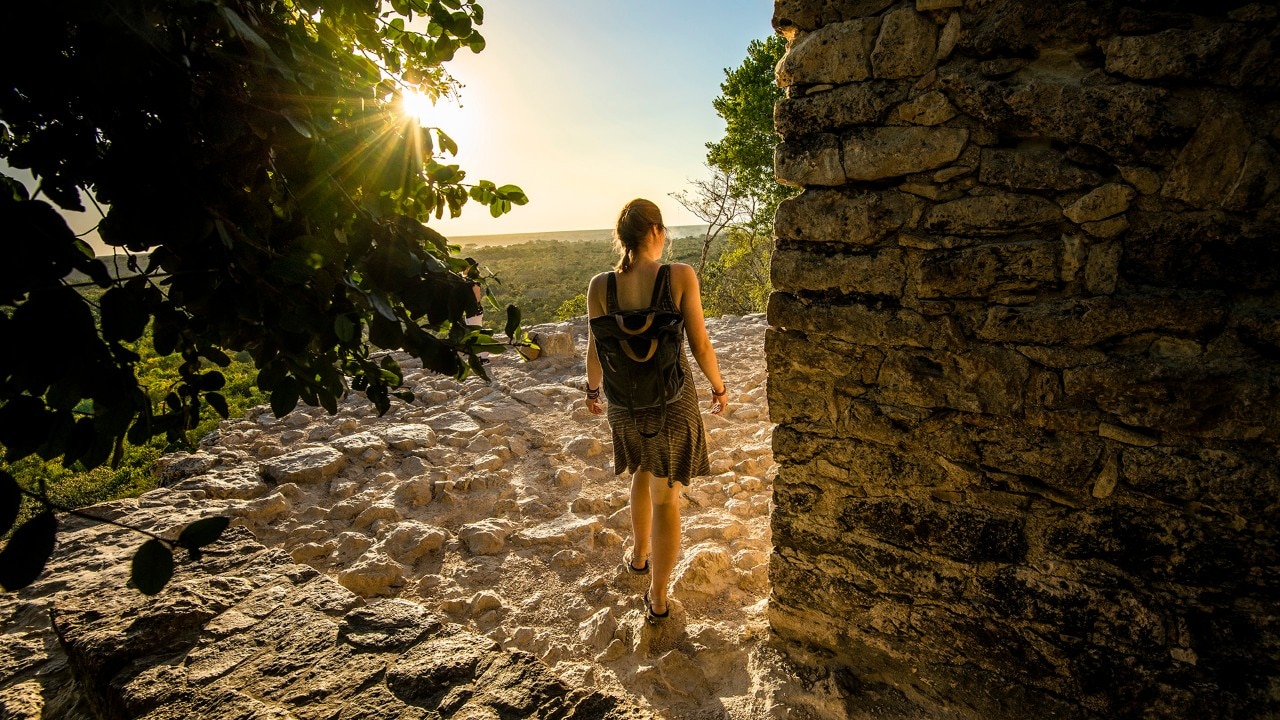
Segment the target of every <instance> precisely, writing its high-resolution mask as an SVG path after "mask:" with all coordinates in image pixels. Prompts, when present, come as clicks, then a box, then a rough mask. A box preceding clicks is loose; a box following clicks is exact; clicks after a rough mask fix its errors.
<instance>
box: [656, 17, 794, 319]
mask: <svg viewBox="0 0 1280 720" xmlns="http://www.w3.org/2000/svg"><path fill="white" fill-rule="evenodd" d="M785 51H786V41H785V40H784V39H783V38H782V37H781V36H777V35H774V36H770V37H768V38H766V39H764V40H752V41H751V42H750V44H748V46H747V57H746V58H745V59H744V60H743V61H742V64H741V65H739V66H738V67H736V68H733V69H726V70H725V80H724V82H723V83H721V84H720V93H721V94H720V95H719V96H718V97H716V98H715V99H714V100H712V102H711V104H712V106H713V107H714V108H715V110H716V113H717V114H719V115H720V117H721V118H723V119H724V121H725V132H724V137H722V138H721V139H720V140H718V141H716V142H711V143H707V167H708V169H709V170H710V171H711V176H712V178H711V180H697V181H693V182H692V183H691V184H692V186H693V191H692V192H691V193H688V192H680V193H673V197H675V198H676V199H677V200H679V201H680V203H681V204H682V205H684V206H685V208H687V209H689V210H690V211H691V212H693V213H694V214H696V215H697V216H698V217H700V218H702V219H703V220H704V221H706V222H707V223H708V229H707V234H706V236H705V237H704V239H703V263H704V265H706V268H705V272H704V271H703V267H702V266H701V265H700V266H699V274H700V275H701V276H702V278H703V294H704V298H705V303H706V307H707V312H708V313H710V314H713V315H719V314H726V313H727V314H735V315H737V314H746V313H752V312H761V311H763V310H764V308H765V304H766V303H767V302H768V297H769V293H770V292H771V290H772V285H771V284H770V281H769V257H770V255H771V253H772V250H773V243H772V237H773V216H774V213H775V212H777V209H778V203H780V202H782V201H783V200H785V199H786V198H788V197H790V196H791V195H792V194H794V193H795V190H794V189H793V188H789V187H786V186H783V185H780V184H779V183H778V182H777V179H776V178H775V177H774V171H773V150H774V147H775V146H776V145H777V143H778V135H777V134H776V133H775V132H774V130H773V106H774V103H776V102H777V101H778V100H779V99H780V98H781V97H782V94H783V93H782V90H781V89H780V88H779V87H778V86H777V83H776V82H775V79H774V68H775V67H776V66H777V64H778V61H779V60H780V59H781V58H782V55H783V53H784V52H785ZM721 230H727V231H728V238H727V240H726V241H725V242H724V244H723V246H722V250H721V252H720V254H719V255H717V256H715V257H714V259H712V261H711V262H710V263H709V264H708V263H706V258H707V254H708V249H709V248H710V246H711V244H712V242H713V241H714V240H715V239H716V236H717V235H718V234H719V232H720V231H721Z"/></svg>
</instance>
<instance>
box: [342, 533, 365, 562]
mask: <svg viewBox="0 0 1280 720" xmlns="http://www.w3.org/2000/svg"><path fill="white" fill-rule="evenodd" d="M337 540H338V545H337V547H336V548H334V552H335V553H336V557H335V559H336V560H337V562H338V563H341V564H343V565H345V564H347V563H349V562H351V561H352V560H354V559H356V558H358V557H360V556H361V555H363V554H364V552H365V551H366V550H368V549H369V548H371V547H373V539H372V538H370V537H369V536H368V535H365V534H363V533H358V532H344V533H342V534H341V535H339V536H338V539H337Z"/></svg>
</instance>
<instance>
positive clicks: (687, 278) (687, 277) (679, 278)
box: [671, 263, 698, 284]
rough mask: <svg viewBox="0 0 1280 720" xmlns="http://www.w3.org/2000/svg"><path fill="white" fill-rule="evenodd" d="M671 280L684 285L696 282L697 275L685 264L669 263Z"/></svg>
mask: <svg viewBox="0 0 1280 720" xmlns="http://www.w3.org/2000/svg"><path fill="white" fill-rule="evenodd" d="M671 279H672V280H674V281H675V282H677V283H681V284H685V283H689V282H697V281H698V273H697V271H695V270H694V269H693V266H692V265H689V264H687V263H671Z"/></svg>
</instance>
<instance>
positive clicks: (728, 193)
mask: <svg viewBox="0 0 1280 720" xmlns="http://www.w3.org/2000/svg"><path fill="white" fill-rule="evenodd" d="M706 167H707V170H708V171H710V173H711V178H710V179H707V180H690V181H689V184H690V185H692V186H693V191H692V192H690V191H688V190H680V191H678V192H673V193H670V195H671V197H673V198H675V200H676V202H678V203H680V204H681V205H682V206H684V209H685V210H688V211H689V212H691V213H693V216H694V217H696V218H698V219H699V220H701V221H702V222H704V223H706V224H707V229H706V231H705V232H704V233H703V235H702V256H701V259H700V260H699V261H698V275H699V276H701V275H702V271H703V269H704V268H705V267H706V266H707V255H708V253H709V252H710V251H711V244H712V243H713V242H715V240H716V238H717V237H719V236H720V233H722V232H724V230H725V228H727V227H729V226H731V225H733V224H734V223H737V222H739V221H741V220H742V219H743V217H744V212H746V213H747V214H746V217H750V213H749V206H748V198H746V197H744V196H743V195H742V194H741V193H740V192H738V191H737V189H738V188H737V183H736V181H735V178H734V176H733V175H732V174H731V173H730V172H729V171H728V170H723V169H721V168H718V167H714V166H712V165H710V164H707V165H706Z"/></svg>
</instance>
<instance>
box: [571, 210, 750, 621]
mask: <svg viewBox="0 0 1280 720" xmlns="http://www.w3.org/2000/svg"><path fill="white" fill-rule="evenodd" d="M613 240H614V248H615V249H616V250H617V251H618V264H617V266H616V268H615V270H616V273H617V276H616V278H617V279H616V283H617V297H616V298H615V297H609V296H608V295H609V293H608V279H609V273H600V274H599V275H596V276H595V277H594V278H592V279H591V284H590V285H589V286H588V288H587V315H588V317H598V316H600V315H603V314H605V313H608V312H613V311H617V310H633V309H642V308H646V307H648V306H649V303H650V301H651V300H652V299H653V297H654V289H655V287H654V286H655V284H656V283H662V284H664V285H665V289H664V288H663V287H659V288H658V290H659V293H660V294H659V296H658V297H659V300H658V304H659V307H661V308H662V309H665V310H676V311H678V312H680V313H681V314H682V315H683V316H684V328H685V336H686V338H687V339H688V341H689V350H690V351H691V352H692V353H693V357H694V359H695V360H697V361H698V367H700V368H701V369H702V373H703V374H704V375H706V377H707V380H708V381H710V383H711V390H712V397H711V406H710V411H711V412H712V413H719V412H721V411H722V410H724V407H725V403H726V401H727V400H728V395H729V391H728V388H726V387H725V385H724V381H723V380H722V379H721V377H720V367H719V365H718V364H717V362H716V353H715V351H714V350H713V349H712V348H711V341H710V340H709V339H708V338H707V327H706V325H705V323H704V321H703V316H702V298H701V296H700V295H699V289H698V276H697V274H696V273H694V271H693V268H692V267H690V266H688V265H685V264H683V263H672V264H671V265H668V266H664V265H662V263H661V262H659V258H660V257H662V250H663V246H664V245H665V244H666V240H667V228H666V226H664V225H663V223H662V212H661V211H660V210H658V206H657V205H655V204H653V203H652V202H649V201H648V200H641V199H637V200H632V201H631V202H629V203H627V205H626V207H624V208H623V209H622V213H621V214H620V215H619V216H618V224H617V226H616V228H615V229H614V234H613ZM680 364H681V366H682V367H683V368H684V373H685V378H686V381H685V384H684V391H683V393H682V394H681V396H680V398H679V399H677V400H676V401H674V402H672V403H671V404H669V405H668V406H667V418H666V423H665V425H663V426H662V430H661V432H659V433H658V434H657V436H656V437H653V438H646V437H642V436H641V434H640V432H639V430H638V427H637V426H644V427H653V426H656V424H657V423H655V422H654V420H655V418H656V417H657V416H658V415H659V414H660V413H661V410H660V409H659V408H649V409H647V410H639V411H636V417H635V418H634V421H633V418H632V416H631V414H630V411H628V410H626V409H623V408H621V407H610V408H609V411H608V413H609V414H608V417H609V426H610V428H611V430H612V433H613V467H614V472H616V473H617V474H619V475H621V474H622V473H623V472H629V473H631V530H632V532H633V537H634V540H633V545H632V549H631V552H630V553H629V554H627V555H626V557H625V562H626V567H627V571H628V572H631V573H635V574H639V575H644V574H648V575H649V576H650V580H649V588H648V590H646V591H645V594H644V603H645V611H646V616H647V619H648V620H649V622H656V621H658V620H660V619H662V618H665V617H667V616H668V615H669V614H670V607H669V606H668V602H667V585H668V584H669V582H670V580H671V571H672V570H673V569H674V568H675V564H676V557H677V556H678V555H679V554H680V505H679V504H678V500H679V490H678V489H676V487H675V485H676V483H684V484H685V485H688V484H689V479H690V478H692V477H697V476H699V475H709V474H710V473H711V466H710V463H709V462H708V460H707V440H706V437H707V435H706V431H705V430H704V429H703V426H702V416H701V415H700V414H699V412H698V396H697V391H696V390H695V389H694V383H693V377H692V375H691V373H690V372H689V360H688V358H687V357H686V355H685V353H684V350H683V348H681V352H680ZM602 378H603V368H602V367H601V364H600V359H599V357H597V355H596V347H595V337H593V336H592V335H590V334H588V336H587V408H588V409H589V410H590V411H591V412H592V413H594V414H596V415H601V414H604V412H605V409H604V406H603V404H602V403H601V400H600V383H601V381H602ZM717 388H718V390H717Z"/></svg>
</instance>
